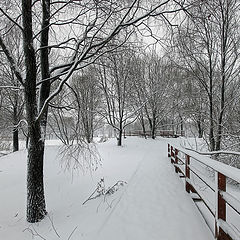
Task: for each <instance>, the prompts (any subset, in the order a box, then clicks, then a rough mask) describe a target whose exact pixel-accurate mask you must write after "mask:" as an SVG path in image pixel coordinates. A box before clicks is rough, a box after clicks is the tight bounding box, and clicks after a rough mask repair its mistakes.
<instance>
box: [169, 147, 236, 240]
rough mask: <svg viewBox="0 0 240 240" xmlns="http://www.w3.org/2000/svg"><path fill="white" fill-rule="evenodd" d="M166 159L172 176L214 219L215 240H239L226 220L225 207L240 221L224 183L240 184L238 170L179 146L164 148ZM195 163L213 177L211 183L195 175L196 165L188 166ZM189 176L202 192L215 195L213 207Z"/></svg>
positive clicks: (199, 175)
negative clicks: (182, 181) (203, 188)
mask: <svg viewBox="0 0 240 240" xmlns="http://www.w3.org/2000/svg"><path fill="white" fill-rule="evenodd" d="M168 157H169V158H170V159H171V163H172V164H173V165H174V167H175V172H176V173H178V174H179V175H180V177H181V178H184V179H185V188H186V191H187V192H188V193H193V194H192V195H195V196H197V197H198V198H195V199H194V200H200V201H202V202H203V203H204V204H205V206H206V207H207V209H208V210H209V211H210V213H211V214H212V216H213V217H214V219H215V223H214V225H215V229H214V235H215V238H216V239H217V240H240V232H239V231H240V229H236V227H233V226H232V225H231V224H230V223H229V219H227V214H226V209H227V205H228V206H229V207H230V208H232V209H233V211H235V212H236V213H237V214H238V217H240V199H237V198H236V197H234V196H232V194H230V193H229V192H228V191H227V188H226V185H227V184H226V179H227V178H229V179H232V180H233V181H235V182H237V183H238V184H239V183H240V170H239V169H237V168H234V167H231V166H229V165H226V164H223V163H221V162H218V161H215V160H213V159H211V158H208V157H203V156H201V155H199V154H197V153H194V152H192V151H188V150H185V149H184V148H181V147H179V146H175V145H172V144H170V143H169V144H168ZM193 161H195V162H197V163H199V164H200V165H202V166H205V167H207V168H209V169H211V171H213V172H214V174H215V180H214V181H211V179H209V178H208V177H207V176H205V175H204V174H202V173H201V171H199V169H198V167H197V166H196V165H197V164H195V166H194V164H192V162H193ZM193 176H194V177H195V178H197V179H199V181H201V182H203V184H205V186H206V188H208V189H210V191H212V192H213V193H214V195H215V203H214V204H211V203H210V202H209V200H208V199H207V198H206V197H205V196H203V194H202V193H201V191H200V189H198V187H197V184H195V181H193V180H192V178H193Z"/></svg>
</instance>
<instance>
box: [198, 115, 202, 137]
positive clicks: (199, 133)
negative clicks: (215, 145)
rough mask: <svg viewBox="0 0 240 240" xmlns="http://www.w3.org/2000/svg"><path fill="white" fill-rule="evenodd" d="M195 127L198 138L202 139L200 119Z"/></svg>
mask: <svg viewBox="0 0 240 240" xmlns="http://www.w3.org/2000/svg"><path fill="white" fill-rule="evenodd" d="M197 127H198V137H199V138H202V137H203V129H202V123H201V120H200V119H199V120H198V121H197Z"/></svg>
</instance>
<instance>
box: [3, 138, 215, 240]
mask: <svg viewBox="0 0 240 240" xmlns="http://www.w3.org/2000/svg"><path fill="white" fill-rule="evenodd" d="M55 144H57V143H52V144H50V142H49V144H48V146H47V148H46V157H45V192H46V202H47V210H48V213H49V214H48V216H47V217H46V218H45V219H44V220H43V221H42V222H40V223H38V224H29V223H27V222H26V221H25V202H26V199H25V198H26V151H24V150H22V151H20V152H17V153H12V154H9V155H7V156H4V157H1V158H0V193H1V195H0V239H6V240H15V239H18V240H28V239H29V240H30V239H32V237H33V236H35V237H34V239H41V238H42V239H47V240H55V239H62V240H68V239H71V240H74V239H76V240H77V239H78V240H79V239H84V240H95V239H105V240H108V239H111V240H112V239H114V240H115V239H116V240H117V239H119V240H124V239H131V240H133V239H140V240H141V239H142V240H145V239H158V240H159V239H163V240H181V239H184V240H192V239H195V240H198V239H199V240H200V239H201V240H202V239H204V240H208V239H214V238H213V236H212V234H211V233H210V230H209V229H208V227H207V225H206V224H205V222H204V220H203V218H202V216H201V214H200V213H199V211H198V210H197V208H196V207H195V205H194V203H193V202H192V200H191V199H190V197H189V195H188V194H187V193H186V192H185V191H184V186H183V184H182V182H181V181H180V180H179V178H178V176H177V175H176V174H175V172H174V170H173V166H171V164H170V163H169V159H168V158H167V143H166V140H165V139H162V138H159V139H158V140H155V141H154V140H151V139H148V140H145V139H141V138H137V137H129V138H127V139H126V141H124V146H123V147H117V146H116V142H115V140H113V139H112V140H109V141H107V142H105V143H100V144H97V148H98V150H99V153H100V155H101V158H102V166H101V167H99V168H98V169H97V171H96V172H92V173H91V174H89V173H84V174H83V173H82V172H81V171H76V170H74V171H68V170H67V171H65V170H64V168H62V165H61V161H60V157H59V155H58V149H59V146H58V145H55ZM101 178H104V180H105V184H106V185H107V186H112V185H113V184H114V183H116V182H117V181H118V180H122V181H126V182H127V185H124V186H123V187H122V188H120V189H119V190H118V191H117V192H115V193H114V194H112V195H111V196H107V197H105V198H104V197H99V198H96V199H94V200H90V201H88V202H87V203H86V204H84V205H82V203H83V202H84V201H85V200H86V199H87V198H88V197H89V196H90V194H91V193H92V192H93V191H94V190H95V188H96V186H97V183H98V182H99V180H100V179H101Z"/></svg>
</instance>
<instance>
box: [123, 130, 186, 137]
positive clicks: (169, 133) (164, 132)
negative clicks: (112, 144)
mask: <svg viewBox="0 0 240 240" xmlns="http://www.w3.org/2000/svg"><path fill="white" fill-rule="evenodd" d="M151 135H152V132H151V131H145V132H143V131H142V130H133V131H125V136H147V137H151ZM155 136H161V137H180V136H182V137H184V136H185V131H179V132H178V131H173V130H156V131H155Z"/></svg>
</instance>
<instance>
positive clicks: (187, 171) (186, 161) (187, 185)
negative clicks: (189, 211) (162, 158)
mask: <svg viewBox="0 0 240 240" xmlns="http://www.w3.org/2000/svg"><path fill="white" fill-rule="evenodd" d="M189 164H190V156H189V155H187V154H186V156H185V175H186V178H185V179H186V182H185V187H186V191H187V192H188V193H190V189H191V186H190V184H189V183H188V182H187V179H190V168H189Z"/></svg>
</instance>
